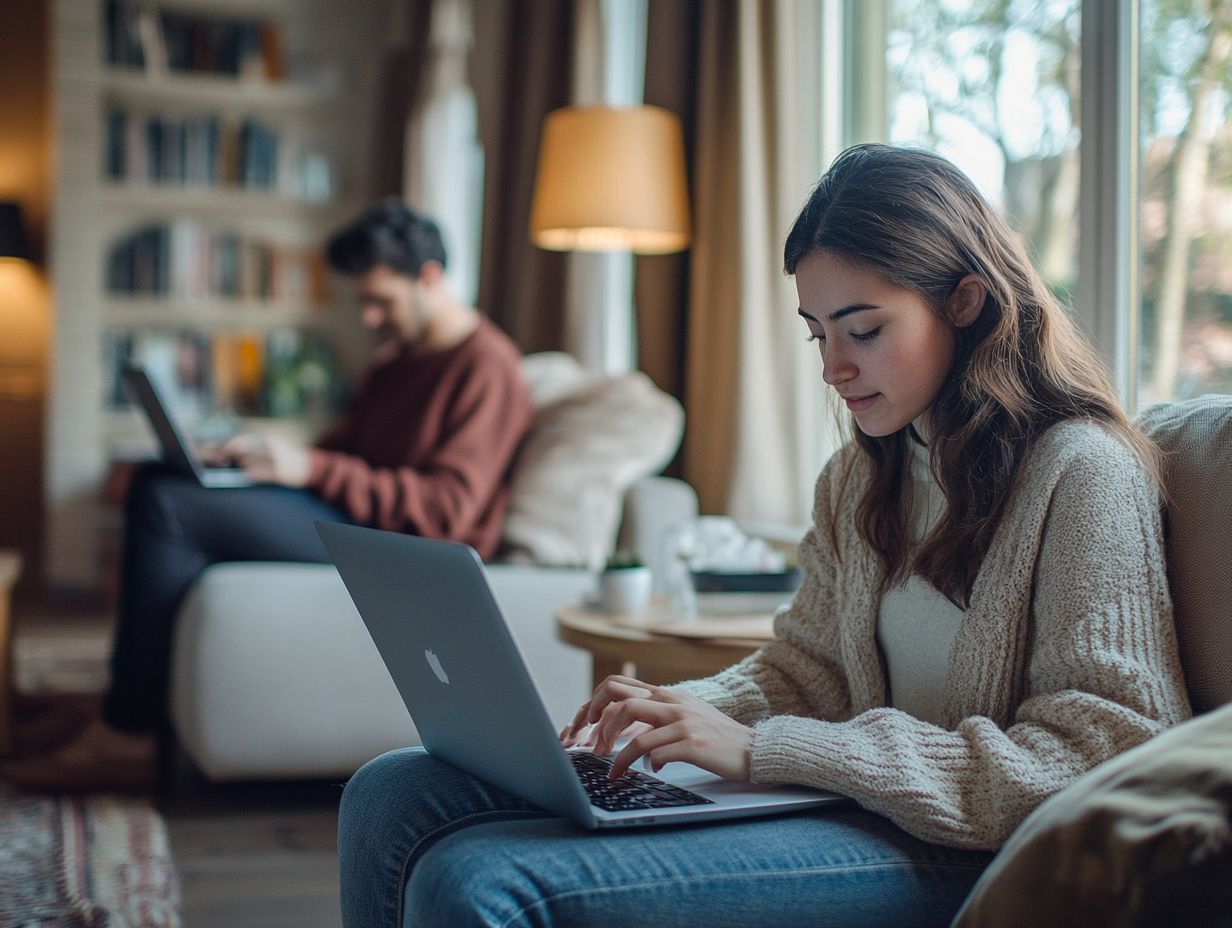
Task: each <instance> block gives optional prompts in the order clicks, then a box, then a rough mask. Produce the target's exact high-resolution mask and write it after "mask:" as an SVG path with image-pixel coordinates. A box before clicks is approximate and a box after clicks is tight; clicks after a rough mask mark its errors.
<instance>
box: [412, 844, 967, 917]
mask: <svg viewBox="0 0 1232 928" xmlns="http://www.w3.org/2000/svg"><path fill="white" fill-rule="evenodd" d="M904 867H909V868H911V869H912V870H914V871H919V870H926V869H933V868H943V869H946V870H974V871H976V872H977V873H982V872H983V871H984V869H985V868H984V867H983V866H979V865H974V864H961V863H960V864H943V863H940V862H932V861H925V862H920V861H912V860H880V861H869V862H867V863H861V864H850V863H834V864H828V865H826V866H823V867H807V868H797V869H792V870H771V871H764V872H762V871H759V872H758V873H757V874H756V877H757V879H758V880H759V881H761V880H765V879H778V878H781V877H805V876H815V875H818V874H823V873H853V872H855V871H864V872H868V871H871V870H893V869H902V868H904ZM741 876H742V874H738V873H708V874H702V875H699V876H692V877H688V876H682V877H671V878H668V879H657V880H642V881H640V882H637V883H623V884H621V885H620V886H585V887H578V888H577V889H567V890H564V891H562V892H558V893H553V894H552V895H550V896H546V897H544V898H542V899H536V900H535V901H534V902H532V903H531V904H530V905H525V906H522V907H521V908H520V909H518V910H517V911H516V912H514V913H513V914H512V915H510V916H509V918H507V919H505V920H504V921H503V922H501V926H500V928H512V926H513V925H515V924H516V923H517V920H518V919H519V918H522V917H523V916H525V915H528V914H529V913H530V912H532V911H535V910H540V909H544V908H546V907H547V906H548V905H550V904H551V903H553V902H556V901H558V900H561V899H568V898H569V897H571V896H578V895H586V896H588V897H592V898H593V897H596V896H615V895H619V894H620V893H623V892H626V891H628V890H634V891H637V892H644V891H646V890H648V889H653V888H656V887H663V886H672V885H698V884H704V883H712V882H722V881H726V880H731V879H733V878H739V877H741ZM403 885H404V886H405V883H404V884H403ZM399 914H401V913H399ZM399 924H401V923H400V922H399Z"/></svg>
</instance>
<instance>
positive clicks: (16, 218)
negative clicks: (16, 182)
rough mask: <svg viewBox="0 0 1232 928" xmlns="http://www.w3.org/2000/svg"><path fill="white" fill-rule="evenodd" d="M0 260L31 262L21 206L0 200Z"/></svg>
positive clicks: (10, 201)
mask: <svg viewBox="0 0 1232 928" xmlns="http://www.w3.org/2000/svg"><path fill="white" fill-rule="evenodd" d="M0 258H21V259H22V260H23V261H29V260H30V249H29V248H28V247H27V245H26V230H25V227H24V226H23V225H22V221H21V204H20V203H15V202H13V201H12V200H0Z"/></svg>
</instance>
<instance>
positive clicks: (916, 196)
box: [783, 144, 1159, 608]
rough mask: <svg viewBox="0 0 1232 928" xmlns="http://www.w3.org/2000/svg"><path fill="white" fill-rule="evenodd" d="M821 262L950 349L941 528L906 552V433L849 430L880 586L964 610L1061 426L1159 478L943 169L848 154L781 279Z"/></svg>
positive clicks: (974, 194)
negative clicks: (1093, 424) (976, 298)
mask: <svg viewBox="0 0 1232 928" xmlns="http://www.w3.org/2000/svg"><path fill="white" fill-rule="evenodd" d="M816 251H824V252H829V253H831V254H833V255H836V256H838V257H841V258H842V259H844V260H846V261H850V262H852V263H853V264H854V265H856V266H858V267H861V268H863V269H866V270H868V271H870V272H872V273H874V274H876V275H877V276H879V277H880V278H882V279H883V280H885V281H887V282H889V283H891V284H894V285H896V286H899V287H902V288H904V289H906V290H911V291H914V292H915V293H918V294H919V295H920V296H921V297H923V298H924V300H925V302H926V303H927V304H928V306H929V307H930V308H931V309H932V311H933V312H934V313H936V314H937V316H938V317H940V318H941V319H942V320H944V321H945V323H946V324H947V325H949V326H950V327H951V330H952V331H953V333H954V339H955V354H954V365H953V367H952V368H951V370H950V374H949V377H948V379H947V380H946V382H945V384H944V385H943V386H942V388H941V391H940V393H938V395H937V398H936V400H935V401H934V403H933V406H932V409H931V411H930V427H931V432H932V434H931V436H930V442H929V457H930V461H931V464H932V469H933V473H934V474H935V475H936V478H937V482H938V483H939V484H940V486H941V489H942V490H943V492H944V493H945V499H946V507H945V513H944V514H943V515H942V517H941V520H940V522H938V523H937V525H936V526H935V527H934V528H933V530H932V531H931V532H929V534H928V535H927V536H926V537H925V538H924V539H923V540H922V541H921V542H920V544H919V547H918V549H917V550H914V551H913V550H912V545H911V543H910V541H909V534H908V531H907V525H908V513H907V508H908V503H909V500H908V499H907V498H906V495H905V486H904V483H905V474H906V473H907V454H908V446H907V442H908V441H910V440H912V438H911V437H910V436H909V435H908V432H909V430H910V426H907V427H906V428H904V429H901V430H900V431H898V432H896V433H893V434H891V435H887V436H884V437H873V436H869V435H865V434H863V433H862V432H861V431H860V430H859V428H856V429H854V431H855V435H856V440H857V442H858V443H859V446H860V447H861V448H862V449H863V451H864V453H865V454H866V455H867V456H868V458H869V459H871V461H872V471H873V476H872V479H871V481H870V482H869V484H868V485H867V487H866V488H865V491H864V495H863V498H862V499H861V500H860V503H859V507H858V509H857V517H856V521H857V528H858V529H859V531H860V534H861V536H862V537H863V538H864V540H865V542H866V543H867V544H868V545H869V546H870V547H871V548H872V549H873V551H875V552H876V553H877V556H878V558H879V559H880V561H881V564H882V567H883V568H884V569H885V572H886V576H887V582H889V583H891V584H893V583H896V582H899V581H901V580H904V579H905V578H906V577H907V576H909V575H910V574H911V573H913V572H915V573H918V574H920V575H921V576H922V577H924V579H926V580H928V581H929V582H930V583H931V584H933V586H935V587H936V588H937V589H938V590H940V591H941V592H942V593H943V594H944V595H945V596H947V597H948V598H949V599H950V600H952V601H953V602H954V603H956V604H957V605H959V606H961V607H963V608H965V607H966V606H967V605H968V604H969V602H970V597H971V588H972V585H973V584H974V583H975V577H976V574H977V573H978V571H979V568H980V565H981V563H982V562H983V560H984V555H985V554H986V553H987V552H988V547H989V545H990V543H991V542H992V536H993V533H994V532H995V531H996V528H997V525H998V523H999V522H1000V519H1001V516H1002V513H1003V512H1004V510H1005V506H1006V501H1007V499H1008V497H1009V494H1010V491H1011V489H1012V488H1013V484H1014V477H1015V475H1016V474H1017V472H1018V468H1019V465H1020V464H1021V462H1022V460H1023V457H1024V456H1025V455H1026V453H1027V450H1028V449H1029V448H1030V446H1031V443H1032V442H1033V441H1034V440H1035V439H1036V438H1037V437H1038V436H1039V435H1040V434H1042V433H1043V432H1044V431H1045V430H1046V429H1048V428H1049V427H1050V426H1052V425H1054V424H1055V423H1057V422H1061V421H1063V420H1066V419H1090V420H1094V421H1097V422H1100V423H1103V424H1104V425H1105V426H1106V427H1107V428H1108V429H1109V430H1110V431H1111V432H1112V433H1113V434H1115V435H1117V436H1119V437H1120V438H1121V439H1122V440H1123V441H1124V442H1125V443H1126V444H1127V445H1128V446H1129V447H1130V448H1132V449H1133V450H1134V451H1136V452H1137V453H1138V455H1139V456H1140V457H1141V459H1142V461H1143V462H1144V464H1145V465H1146V467H1147V469H1148V470H1149V472H1150V473H1151V474H1152V475H1153V476H1155V477H1156V478H1157V477H1158V474H1159V452H1158V450H1157V449H1156V448H1155V446H1154V445H1153V444H1152V443H1151V441H1150V440H1149V439H1148V438H1147V437H1146V436H1145V435H1144V434H1142V433H1141V432H1140V431H1139V430H1138V429H1136V428H1135V427H1134V426H1133V425H1132V424H1131V423H1130V422H1129V421H1128V419H1127V418H1126V416H1125V412H1124V410H1123V409H1122V407H1121V404H1120V402H1119V401H1118V399H1117V396H1116V392H1115V390H1114V389H1113V388H1112V385H1111V383H1110V381H1109V378H1108V375H1107V373H1106V371H1105V368H1104V365H1103V362H1102V360H1101V359H1100V357H1099V355H1098V354H1097V353H1096V351H1095V350H1094V349H1093V348H1092V347H1091V345H1090V343H1089V342H1088V341H1087V340H1086V338H1085V337H1084V336H1083V334H1082V333H1081V331H1080V330H1079V329H1078V327H1077V326H1076V325H1075V324H1074V322H1073V321H1072V320H1071V319H1070V318H1069V316H1068V315H1067V314H1066V312H1065V310H1064V309H1063V308H1062V306H1061V304H1060V302H1059V301H1058V300H1057V298H1056V297H1055V296H1054V295H1053V294H1052V292H1051V291H1050V290H1049V289H1048V287H1047V286H1045V284H1044V281H1043V279H1042V278H1041V277H1040V275H1039V273H1038V272H1037V271H1036V270H1035V268H1034V267H1033V266H1032V264H1031V262H1030V260H1029V259H1028V257H1027V254H1026V251H1025V249H1024V248H1023V246H1022V244H1021V243H1020V242H1019V241H1018V239H1017V238H1016V237H1015V235H1014V234H1013V233H1012V232H1011V231H1010V229H1009V227H1008V225H1006V223H1005V222H1004V221H1003V220H1002V219H1001V217H1000V216H998V215H997V214H996V213H995V212H994V211H993V209H992V207H990V206H989V205H988V203H987V202H986V201H985V200H984V198H983V197H982V196H981V195H980V193H979V191H978V190H976V188H975V185H974V184H972V183H971V181H970V180H969V179H968V178H967V177H966V176H965V175H964V174H963V173H962V172H961V171H959V170H958V169H957V168H956V167H955V166H954V165H952V164H951V163H950V162H949V161H947V160H945V159H944V158H942V157H940V156H938V155H934V154H931V153H929V152H925V151H920V150H916V149H909V148H899V147H895V146H890V145H875V144H867V145H857V146H855V147H853V148H849V149H847V150H846V151H844V152H843V153H842V154H841V155H839V156H838V158H836V159H835V161H834V163H833V164H832V165H831V166H830V169H829V170H828V171H827V172H826V173H825V175H824V176H823V177H822V178H821V180H820V181H819V182H818V184H817V186H816V188H814V190H813V192H812V194H810V196H809V199H808V202H807V203H805V205H804V208H803V209H802V210H801V211H800V215H799V216H797V217H796V221H795V222H794V223H793V225H792V228H791V231H790V232H789V233H788V235H787V243H786V245H785V247H784V250H783V266H784V269H785V270H786V272H787V273H788V274H795V272H796V266H797V265H798V264H799V262H800V260H801V259H802V258H803V257H805V256H806V255H808V254H811V253H813V252H816ZM968 275H974V276H975V277H977V278H978V279H979V280H981V281H982V282H983V284H984V286H985V288H986V289H987V297H986V298H985V300H984V305H983V308H982V309H981V310H980V314H979V317H978V318H977V319H976V321H975V322H974V323H973V324H972V325H970V326H966V327H956V326H955V325H954V324H953V321H952V320H951V319H950V317H949V315H948V313H947V311H946V303H947V299H948V297H949V296H950V294H951V293H952V292H953V290H954V288H955V286H956V285H957V284H958V283H959V281H961V280H963V279H964V278H965V277H967V276H968Z"/></svg>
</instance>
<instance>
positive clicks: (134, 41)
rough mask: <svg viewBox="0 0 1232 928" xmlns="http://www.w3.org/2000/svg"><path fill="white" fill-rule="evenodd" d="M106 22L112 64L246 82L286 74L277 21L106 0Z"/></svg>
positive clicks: (280, 34)
mask: <svg viewBox="0 0 1232 928" xmlns="http://www.w3.org/2000/svg"><path fill="white" fill-rule="evenodd" d="M172 6H174V4H172ZM103 21H104V26H105V32H106V42H107V51H106V54H107V63H108V64H110V65H114V66H118V67H128V68H142V69H145V70H147V71H148V72H150V73H161V72H163V71H164V70H166V71H171V72H178V73H194V74H214V75H222V76H227V77H234V78H238V79H242V80H266V81H277V80H282V79H283V78H285V76H286V56H285V52H284V48H283V42H282V31H281V29H280V28H279V26H278V24H277V23H276V22H273V21H272V20H268V19H261V18H254V17H235V16H222V15H217V14H206V13H198V12H187V11H180V10H175V9H170V8H165V7H164V8H160V9H157V10H155V9H154V8H153V7H152V6H151V5H150V4H149V3H147V2H138V0H104V2H103Z"/></svg>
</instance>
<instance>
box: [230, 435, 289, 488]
mask: <svg viewBox="0 0 1232 928" xmlns="http://www.w3.org/2000/svg"><path fill="white" fill-rule="evenodd" d="M219 454H220V456H221V457H223V458H227V459H230V460H232V461H235V462H236V463H237V464H238V465H239V466H240V467H242V468H244V472H245V473H246V474H248V476H249V477H251V478H252V479H253V481H254V482H256V483H277V484H281V485H282V486H284V487H302V486H306V485H307V484H308V473H309V468H310V466H311V461H310V459H309V456H308V449H307V448H306V447H305V446H303V445H299V444H296V443H294V442H291V441H287V440H286V439H285V438H281V437H279V436H277V435H256V434H243V435H236V436H235V437H234V438H232V439H231V440H230V441H228V442H227V443H226V444H225V445H223V446H222V448H221V450H220V452H219Z"/></svg>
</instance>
